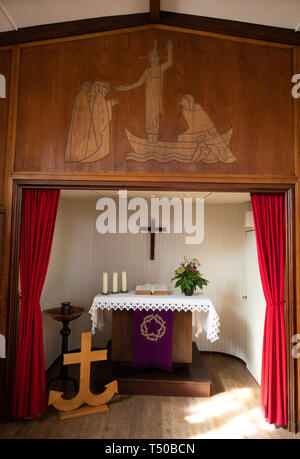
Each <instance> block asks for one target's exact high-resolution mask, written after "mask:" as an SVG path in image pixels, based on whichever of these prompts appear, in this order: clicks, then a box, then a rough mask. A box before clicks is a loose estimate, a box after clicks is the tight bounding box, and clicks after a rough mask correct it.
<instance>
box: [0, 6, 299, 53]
mask: <svg viewBox="0 0 300 459" xmlns="http://www.w3.org/2000/svg"><path fill="white" fill-rule="evenodd" d="M152 4H153V9H152V10H151V13H137V14H126V15H118V16H107V17H100V18H91V19H81V20H77V21H68V22H59V23H55V24H45V25H40V26H33V27H25V28H22V29H19V30H11V31H8V32H1V33H0V46H9V45H17V44H21V43H30V42H38V41H41V40H51V39H54V38H63V37H72V36H79V35H85V34H92V33H98V32H104V31H109V30H117V29H124V28H131V27H138V26H143V25H149V24H151V23H160V24H162V25H168V26H173V27H180V28H186V29H193V30H199V31H203V32H209V33H215V34H220V35H227V36H235V37H241V38H244V39H254V40H262V41H268V42H274V43H282V44H288V45H292V46H299V45H300V33H299V32H295V31H294V30H292V29H285V28H282V27H271V26H266V25H260V24H250V23H247V22H240V21H230V20H228V19H217V18H210V17H205V16H195V15H190V14H182V13H173V12H170V11H160V10H159V7H158V4H159V0H151V8H152Z"/></svg>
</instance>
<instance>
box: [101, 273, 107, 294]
mask: <svg viewBox="0 0 300 459" xmlns="http://www.w3.org/2000/svg"><path fill="white" fill-rule="evenodd" d="M102 293H108V273H103V277H102Z"/></svg>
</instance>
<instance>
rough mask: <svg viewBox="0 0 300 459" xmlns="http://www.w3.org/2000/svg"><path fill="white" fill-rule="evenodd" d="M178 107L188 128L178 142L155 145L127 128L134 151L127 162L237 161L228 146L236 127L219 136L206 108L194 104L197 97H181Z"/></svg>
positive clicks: (162, 142)
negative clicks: (180, 107) (179, 106)
mask: <svg viewBox="0 0 300 459" xmlns="http://www.w3.org/2000/svg"><path fill="white" fill-rule="evenodd" d="M179 104H180V105H181V106H182V114H183V117H184V119H185V121H186V123H187V125H188V129H186V130H185V131H184V132H183V133H182V134H180V135H178V136H177V140H176V141H167V142H166V141H158V142H156V143H149V142H148V139H144V138H141V137H137V136H135V135H134V134H133V133H132V132H130V131H129V130H128V129H126V135H127V138H128V142H129V143H130V145H131V148H132V150H133V151H132V152H131V153H129V154H128V155H127V157H126V159H127V160H130V159H131V160H134V161H138V162H145V161H149V160H151V159H154V160H156V161H159V162H161V163H166V162H169V161H179V162H182V163H194V162H199V161H202V162H205V163H216V162H218V161H221V162H224V163H231V162H233V161H236V158H235V156H234V155H233V154H232V152H231V151H230V147H229V144H230V140H231V137H232V132H233V128H231V129H229V130H228V131H226V132H225V133H224V134H220V133H219V131H218V130H217V129H216V127H215V126H214V124H213V122H212V121H211V119H210V118H209V116H208V115H207V113H206V112H205V110H204V109H203V107H202V106H201V105H200V104H197V103H195V101H194V97H193V96H191V95H189V94H185V95H184V96H182V98H181V99H180V101H179Z"/></svg>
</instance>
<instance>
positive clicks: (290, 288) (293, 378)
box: [285, 187, 298, 433]
mask: <svg viewBox="0 0 300 459" xmlns="http://www.w3.org/2000/svg"><path fill="white" fill-rule="evenodd" d="M285 198H286V199H285V203H286V339H287V384H288V430H289V431H290V432H293V433H297V428H298V397H297V384H298V380H297V363H298V362H297V359H295V358H293V356H292V346H293V345H294V344H293V342H292V336H294V335H295V334H296V333H297V309H296V252H295V249H296V244H295V190H294V187H293V188H290V189H289V190H288V191H287V192H286V193H285Z"/></svg>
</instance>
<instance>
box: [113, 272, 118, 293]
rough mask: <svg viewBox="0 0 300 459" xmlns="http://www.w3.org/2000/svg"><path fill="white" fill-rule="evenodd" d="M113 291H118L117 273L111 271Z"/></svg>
mask: <svg viewBox="0 0 300 459" xmlns="http://www.w3.org/2000/svg"><path fill="white" fill-rule="evenodd" d="M112 291H113V293H117V291H118V273H113V289H112Z"/></svg>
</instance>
